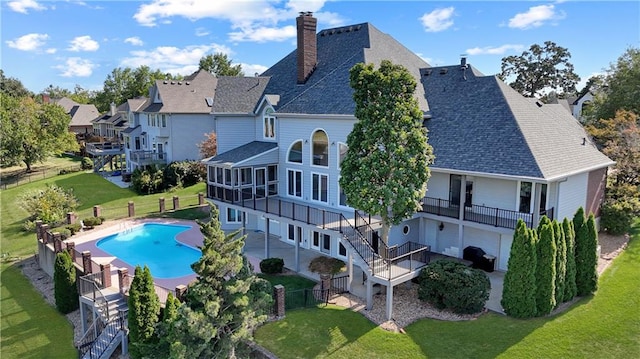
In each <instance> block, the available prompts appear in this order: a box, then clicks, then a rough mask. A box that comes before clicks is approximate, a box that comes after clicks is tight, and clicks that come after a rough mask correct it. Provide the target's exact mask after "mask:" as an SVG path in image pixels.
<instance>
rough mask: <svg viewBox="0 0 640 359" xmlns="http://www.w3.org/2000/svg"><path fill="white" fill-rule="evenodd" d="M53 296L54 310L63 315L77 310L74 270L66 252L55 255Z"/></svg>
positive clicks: (69, 256)
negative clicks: (56, 309)
mask: <svg viewBox="0 0 640 359" xmlns="http://www.w3.org/2000/svg"><path fill="white" fill-rule="evenodd" d="M53 283H54V288H53V290H54V296H55V298H56V308H58V311H60V313H63V314H67V313H71V312H73V311H74V310H76V309H78V307H79V302H78V291H77V289H76V268H75V267H74V266H73V261H72V260H71V255H70V254H69V252H67V251H63V252H60V253H58V254H57V255H56V261H55V264H54V267H53Z"/></svg>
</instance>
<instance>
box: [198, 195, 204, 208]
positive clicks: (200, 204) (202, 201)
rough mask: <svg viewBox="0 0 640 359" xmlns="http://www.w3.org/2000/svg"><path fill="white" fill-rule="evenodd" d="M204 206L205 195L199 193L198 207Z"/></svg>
mask: <svg viewBox="0 0 640 359" xmlns="http://www.w3.org/2000/svg"><path fill="white" fill-rule="evenodd" d="M203 204H204V193H202V192H198V206H202V205H203Z"/></svg>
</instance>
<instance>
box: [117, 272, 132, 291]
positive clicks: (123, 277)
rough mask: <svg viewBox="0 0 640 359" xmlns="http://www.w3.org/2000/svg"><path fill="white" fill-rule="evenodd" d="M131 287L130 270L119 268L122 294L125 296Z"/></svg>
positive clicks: (119, 282)
mask: <svg viewBox="0 0 640 359" xmlns="http://www.w3.org/2000/svg"><path fill="white" fill-rule="evenodd" d="M130 286H131V283H129V270H128V269H127V268H118V289H119V291H120V293H122V294H125V293H126V292H127V291H128V290H129V287H130Z"/></svg>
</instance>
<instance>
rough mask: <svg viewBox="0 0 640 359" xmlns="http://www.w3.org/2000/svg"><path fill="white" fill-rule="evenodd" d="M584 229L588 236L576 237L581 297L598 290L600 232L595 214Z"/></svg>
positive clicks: (577, 285)
mask: <svg viewBox="0 0 640 359" xmlns="http://www.w3.org/2000/svg"><path fill="white" fill-rule="evenodd" d="M583 228H584V229H583V230H582V232H583V233H585V234H586V235H584V236H576V287H577V288H578V295H579V296H585V295H588V294H591V293H593V292H595V291H596V289H598V231H597V230H596V222H595V218H594V216H593V213H591V214H590V215H589V219H587V222H586V223H585V224H584V225H583Z"/></svg>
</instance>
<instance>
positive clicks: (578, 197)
mask: <svg viewBox="0 0 640 359" xmlns="http://www.w3.org/2000/svg"><path fill="white" fill-rule="evenodd" d="M588 178H589V174H588V173H581V174H577V175H574V176H571V177H568V178H567V180H566V181H565V182H560V184H559V189H558V211H557V212H556V213H557V215H556V218H558V219H559V220H562V219H564V218H565V217H567V218H573V215H574V214H575V212H576V210H578V208H580V207H584V206H585V204H586V203H587V181H588Z"/></svg>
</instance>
